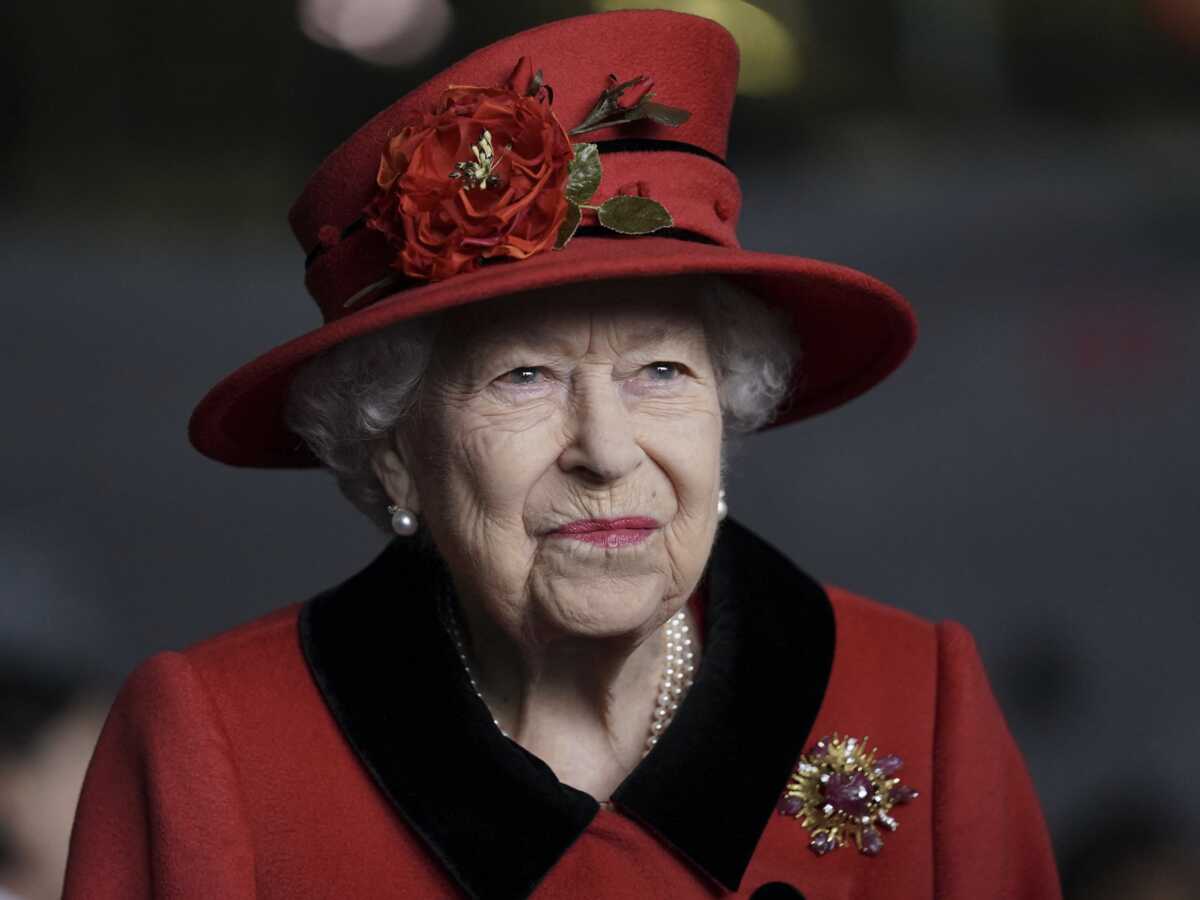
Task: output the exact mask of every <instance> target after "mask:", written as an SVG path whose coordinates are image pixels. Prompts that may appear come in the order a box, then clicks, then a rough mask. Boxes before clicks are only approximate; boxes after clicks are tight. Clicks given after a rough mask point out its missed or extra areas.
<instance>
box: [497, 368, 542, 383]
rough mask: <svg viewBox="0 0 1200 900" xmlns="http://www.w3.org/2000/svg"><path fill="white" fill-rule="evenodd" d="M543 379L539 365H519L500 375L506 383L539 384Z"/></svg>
mask: <svg viewBox="0 0 1200 900" xmlns="http://www.w3.org/2000/svg"><path fill="white" fill-rule="evenodd" d="M541 380H542V370H541V369H539V368H538V367H537V366H518V367H517V368H515V369H511V370H509V371H508V372H505V373H504V374H503V375H501V376H500V381H501V382H502V383H504V384H537V383H538V382H539V381H541Z"/></svg>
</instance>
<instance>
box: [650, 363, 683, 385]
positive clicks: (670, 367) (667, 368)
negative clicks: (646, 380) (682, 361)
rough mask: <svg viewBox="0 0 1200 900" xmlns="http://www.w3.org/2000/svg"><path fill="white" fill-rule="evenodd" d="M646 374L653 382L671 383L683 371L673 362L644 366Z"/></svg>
mask: <svg viewBox="0 0 1200 900" xmlns="http://www.w3.org/2000/svg"><path fill="white" fill-rule="evenodd" d="M645 371H646V374H647V375H649V376H650V378H651V380H653V381H671V380H672V379H674V378H678V377H679V376H680V375H681V374H682V372H683V369H682V367H681V366H680V365H679V364H678V363H673V362H654V363H650V365H648V366H646V369H645Z"/></svg>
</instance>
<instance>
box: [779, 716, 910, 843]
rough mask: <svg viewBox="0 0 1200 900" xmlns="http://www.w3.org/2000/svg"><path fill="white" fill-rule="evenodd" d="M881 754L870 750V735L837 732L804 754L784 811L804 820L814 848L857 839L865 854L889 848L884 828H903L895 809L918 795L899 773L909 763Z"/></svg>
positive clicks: (785, 798)
mask: <svg viewBox="0 0 1200 900" xmlns="http://www.w3.org/2000/svg"><path fill="white" fill-rule="evenodd" d="M878 752H879V750H878V748H872V749H870V750H868V749H867V738H865V737H864V738H862V739H861V740H859V739H858V738H853V737H841V736H839V735H837V734H833V735H830V736H828V737H823V738H821V740H819V741H817V742H816V743H815V744H814V745H813V746H812V747H811V748H810V749H809V751H808V752H807V753H805V754H804V755H803V756H801V757H800V761H799V763H797V765H796V770H795V771H794V772H793V773H792V777H791V778H790V779H789V780H788V786H787V790H786V792H785V793H784V795H783V798H782V799H781V800H780V801H779V812H780V813H781V814H782V815H785V816H791V817H793V818H795V819H800V820H801V824H802V825H804V827H805V828H807V829H808V833H809V834H810V835H811V839H810V840H809V842H808V847H809V849H810V850H812V851H813V853H815V854H817V856H824V855H825V854H826V853H828V852H829V851H830V850H836V849H837V848H838V847H841V846H844V845H846V844H849V843H851V842H853V843H854V845H855V846H856V847H858V852H859V853H862V854H864V855H866V856H875V855H877V854H878V853H879V851H880V850H882V849H883V835H882V834H881V833H880V829H881V828H886V829H887V830H888V831H895V830H896V829H897V828H899V827H900V823H899V822H897V821H896V820H895V819H894V818H892V814H891V813H892V808H893V807H895V806H900V805H902V804H905V803H908V802H909V801H911V800H915V799H916V798H917V796H918V794H917V792H916V791H915V790H913V789H912V788H911V787H909V786H908V785H906V784H901V782H900V779H899V778H897V777H896V773H897V772H898V771H900V769H901V767H902V766H903V765H904V761H903V760H902V759H901V758H900V757H899V756H896V755H894V754H888V755H886V756H877V755H876V754H877V753H878Z"/></svg>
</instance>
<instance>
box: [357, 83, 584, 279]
mask: <svg viewBox="0 0 1200 900" xmlns="http://www.w3.org/2000/svg"><path fill="white" fill-rule="evenodd" d="M526 68H528V66H526ZM520 80H524V81H528V74H527V73H525V72H524V71H523V70H522V69H521V65H520V64H518V69H517V70H516V71H514V73H513V77H512V78H510V81H509V85H510V86H509V87H501V88H483V87H452V88H449V89H448V90H447V91H446V92H445V93H444V94H443V95H442V97H441V99H440V100H439V101H438V103H437V105H436V107H435V108H434V109H433V111H432V112H427V113H421V112H418V113H415V114H413V115H412V116H410V118H409V119H408V120H407V121H406V122H405V123H404V124H403V126H402V127H401V128H400V130H399V131H398V132H397V133H396V134H395V135H394V136H393V137H392V138H391V139H390V140H389V141H388V144H387V147H386V148H385V150H384V152H383V156H382V158H381V160H380V163H379V173H378V175H377V178H376V182H377V184H378V188H379V190H378V193H377V194H376V195H375V197H374V198H373V199H372V200H371V202H370V203H369V204H368V205H367V207H366V209H365V210H364V214H365V219H366V223H367V226H368V227H370V228H373V229H376V230H377V231H381V232H383V234H385V235H386V236H387V238H388V240H389V242H390V243H391V244H392V245H393V246H395V247H396V248H397V249H398V250H399V254H398V255H397V256H396V258H395V259H394V260H393V261H392V263H391V267H392V268H393V269H397V270H399V271H402V272H403V273H404V274H405V275H408V276H409V277H412V278H420V279H428V280H431V281H436V280H439V279H442V278H449V277H450V276H452V275H457V274H460V273H462V272H470V271H473V270H475V269H477V268H478V267H479V265H480V263H481V262H482V261H483V260H484V259H488V258H492V257H502V256H508V257H512V258H514V259H524V258H526V257H528V256H532V255H533V254H535V253H539V252H541V251H543V250H547V249H549V248H551V247H553V245H554V241H555V238H556V237H557V234H558V229H559V226H560V225H561V224H562V221H563V219H564V217H565V216H566V213H567V198H566V196H565V195H564V193H563V189H564V187H565V186H566V182H567V175H568V169H569V166H570V163H571V158H572V149H571V141H570V138H568V136H567V133H566V131H565V130H564V129H563V127H562V125H560V124H559V122H558V120H557V119H556V118H555V117H554V114H553V113H552V112H551V111H550V105H549V100H548V97H547V96H546V93H545V91H535V93H534V94H533V95H532V96H531V95H529V94H528V93H526V92H525V90H524V86H523V88H522V90H520V91H519V90H515V89H513V88H515V87H516V83H517V82H518V81H520Z"/></svg>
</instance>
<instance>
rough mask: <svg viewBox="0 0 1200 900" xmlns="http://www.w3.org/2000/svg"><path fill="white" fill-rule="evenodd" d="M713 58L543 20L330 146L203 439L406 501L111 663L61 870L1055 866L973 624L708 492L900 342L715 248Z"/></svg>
mask: <svg viewBox="0 0 1200 900" xmlns="http://www.w3.org/2000/svg"><path fill="white" fill-rule="evenodd" d="M534 63H536V64H537V65H538V68H535V67H534ZM610 72H619V73H621V74H620V75H619V76H617V75H610V74H609V73H610ZM735 80H736V48H735V47H734V44H733V42H732V39H731V38H730V37H729V35H728V33H726V32H725V31H724V30H722V29H721V28H719V27H718V26H716V25H715V24H713V23H712V22H710V21H708V20H705V19H700V18H694V17H691V16H684V15H679V14H674V13H667V12H628V13H611V14H603V15H598V16H588V17H583V18H580V19H572V20H567V21H564V22H559V23H554V24H552V25H548V26H545V27H542V28H539V29H535V30H534V31H531V32H527V33H524V34H521V35H517V36H515V37H513V38H510V39H507V40H505V41H501V42H499V43H497V44H495V45H493V46H491V47H488V48H486V49H484V50H482V51H480V52H478V53H476V54H474V55H472V56H471V57H469V58H468V59H466V60H464V61H463V62H461V63H459V64H458V65H456V66H454V67H453V68H452V69H450V70H449V71H447V72H445V73H442V74H441V75H439V76H438V77H436V78H434V79H433V80H432V81H430V82H428V83H427V84H425V85H423V86H421V87H419V88H418V89H416V90H415V91H413V92H412V93H411V94H409V95H407V96H406V97H404V98H403V99H401V100H400V101H398V102H397V103H396V104H394V105H393V106H392V107H389V108H388V109H387V110H384V111H383V112H382V113H380V114H379V116H377V117H376V118H375V119H373V120H372V121H371V122H369V123H367V125H365V126H364V127H363V128H362V129H360V130H359V131H358V132H357V133H356V134H355V135H353V136H352V137H351V138H350V139H349V140H348V141H347V142H346V143H345V144H344V145H343V146H342V147H341V148H339V149H338V150H337V151H335V152H334V154H333V155H331V156H330V157H329V159H328V160H326V162H325V163H324V164H323V165H322V166H321V168H320V169H319V170H318V171H317V173H316V174H315V175H314V176H313V178H312V180H311V181H310V183H309V185H308V187H307V188H306V190H305V192H304V194H303V195H302V196H301V198H300V200H299V201H298V202H297V204H296V206H295V207H294V208H293V210H292V224H293V227H294V229H295V231H296V234H297V236H298V237H299V239H300V241H301V244H302V245H303V247H304V249H305V251H306V253H307V266H308V271H307V279H306V281H307V285H308V288H309V290H310V292H311V293H312V294H313V296H314V297H315V298H316V300H317V302H318V304H319V305H320V307H321V309H322V312H323V313H324V315H325V318H326V324H325V325H324V326H322V327H321V328H319V329H317V330H316V331H314V332H311V333H310V334H308V335H305V336H303V337H301V338H298V339H296V340H294V341H292V342H290V343H288V344H285V345H284V346H282V347H279V348H276V349H275V350H272V351H270V352H269V353H267V354H266V355H264V356H263V357H261V358H259V359H258V360H256V361H255V362H253V363H250V364H249V365H247V366H245V367H243V368H242V369H240V370H239V371H238V372H236V373H234V374H233V375H232V376H230V377H229V378H227V379H226V380H225V381H224V382H222V383H221V384H220V385H218V386H217V387H216V388H215V389H214V390H213V391H212V392H211V393H210V394H209V395H208V397H206V398H205V400H204V402H203V403H201V405H200V407H199V408H198V409H197V411H196V413H195V415H194V417H193V420H192V439H193V441H194V442H195V443H196V445H197V447H198V448H199V449H200V450H201V451H203V452H204V453H206V454H207V455H209V456H211V457H213V458H216V459H219V460H222V461H224V462H227V463H231V464H235V465H245V466H298V465H313V464H315V463H317V462H319V463H321V464H323V465H324V466H326V467H327V468H328V469H330V470H331V471H332V472H333V474H334V475H335V476H336V478H337V479H338V482H339V484H340V486H341V487H342V489H343V491H344V492H345V493H346V495H347V496H348V497H349V498H350V499H351V500H352V501H353V502H354V503H355V505H357V506H358V507H359V508H360V509H361V510H362V511H363V512H364V513H366V514H367V515H368V516H370V517H371V518H372V519H374V520H375V521H376V522H378V523H379V524H380V525H382V526H383V527H385V528H389V529H391V530H393V531H394V532H395V533H396V535H395V537H394V538H393V540H392V542H391V543H390V544H389V546H388V547H387V549H386V550H384V552H383V553H382V554H381V555H380V556H379V557H378V558H377V559H376V560H375V561H374V562H373V563H371V564H370V565H369V566H368V567H367V568H366V569H364V570H363V571H361V572H359V573H358V574H356V575H354V576H353V577H351V578H349V579H348V580H347V581H345V582H344V583H342V584H340V585H338V586H337V587H334V588H332V589H330V590H327V591H325V592H323V593H321V594H319V595H317V596H316V597H314V598H313V599H311V600H309V601H308V602H305V603H302V604H297V605H294V606H291V607H287V608H285V609H282V610H279V611H278V612H276V613H274V614H272V615H269V616H267V617H265V618H263V619H260V620H258V621H255V622H252V623H249V624H247V625H245V626H242V627H240V628H237V629H235V630H233V631H232V632H229V633H226V634H223V635H219V636H217V637H215V638H212V639H209V640H207V641H204V642H202V643H200V644H197V645H195V646H193V647H191V648H189V649H187V650H185V651H183V652H180V653H162V654H159V655H157V656H154V657H153V658H151V659H150V660H148V661H147V662H146V663H145V664H143V665H142V666H141V667H140V668H139V669H138V670H137V671H136V672H135V673H134V674H133V675H132V676H131V677H130V679H129V681H128V682H127V684H126V686H125V688H124V689H123V691H122V693H121V695H120V697H119V698H118V700H117V702H116V704H115V705H114V708H113V711H112V713H111V715H110V717H109V720H108V723H107V725H106V727H105V731H104V735H103V737H102V739H101V741H100V743H99V746H98V747H97V750H96V753H95V757H94V759H93V762H92V766H91V769H90V771H89V775H88V779H87V783H86V785H85V788H84V791H83V796H82V799H81V802H80V807H79V812H78V818H77V822H76V827H75V831H74V834H73V840H72V856H71V862H70V865H69V868H68V881H67V896H68V897H70V898H85V897H86V898H117V897H120V898H129V897H149V896H164V897H188V898H190V897H196V898H201V897H203V898H215V897H220V898H249V897H263V898H306V897H355V898H357V897H418V898H427V897H455V896H469V897H477V898H519V897H528V896H536V897H539V898H574V897H600V898H603V897H612V898H618V897H620V898H633V897H672V898H677V897H695V898H711V897H719V896H741V897H747V896H749V897H758V898H760V900H761V898H771V897H802V896H807V897H810V898H849V897H855V898H869V897H879V898H883V897H886V898H910V897H911V898H917V897H934V896H936V897H944V898H971V900H979V898H1002V897H1004V898H1008V897H1027V898H1028V897H1034V898H1040V897H1055V896H1057V895H1058V889H1057V878H1056V875H1055V871H1054V864H1053V861H1052V859H1051V856H1050V853H1049V851H1048V842H1047V839H1046V834H1045V828H1044V825H1043V823H1042V820H1041V816H1040V813H1039V810H1038V805H1037V801H1036V799H1035V797H1034V795H1033V792H1032V790H1031V787H1030V783H1029V779H1028V777H1027V775H1026V773H1025V770H1024V767H1023V764H1022V762H1021V759H1020V757H1019V754H1018V753H1017V751H1016V749H1015V747H1014V745H1013V742H1012V739H1011V738H1010V736H1009V734H1008V732H1007V730H1006V728H1005V726H1004V722H1003V720H1002V718H1001V715H1000V713H999V711H998V710H997V708H996V705H995V702H994V700H993V699H992V696H991V693H990V691H989V689H988V686H987V681H986V677H985V675H984V673H983V670H982V667H981V665H980V662H979V659H978V656H977V654H976V652H975V650H974V647H973V644H972V642H971V639H970V637H969V636H968V635H967V634H966V632H965V631H964V630H963V629H962V628H961V627H960V626H957V625H955V624H953V623H943V624H939V625H933V624H929V623H925V622H922V621H920V620H918V619H916V618H915V617H912V616H910V615H907V614H905V613H902V612H899V611H896V610H892V609H889V608H887V607H884V606H880V605H878V604H876V603H873V602H871V601H868V600H865V599H862V598H858V597H855V596H853V595H851V594H849V593H847V592H845V591H841V590H837V589H834V588H826V587H823V586H822V585H820V584H819V583H817V582H816V581H814V580H813V579H811V578H810V577H808V576H807V575H805V574H804V573H803V572H801V571H800V570H799V569H798V568H796V566H795V565H793V564H792V563H791V562H790V561H789V560H787V559H786V558H784V557H783V556H781V555H780V554H779V553H778V552H777V551H775V550H774V549H772V548H771V547H770V546H768V545H767V544H766V543H764V542H763V541H762V540H760V539H758V538H757V537H755V536H754V535H753V534H751V533H750V532H748V531H747V530H745V529H744V528H742V527H740V526H738V525H736V524H735V523H734V522H732V521H729V520H726V521H724V522H722V519H724V517H725V499H724V491H723V489H722V476H723V471H724V460H725V453H726V442H727V440H728V439H729V437H730V436H731V435H734V434H738V433H744V432H749V431H754V430H756V429H759V428H762V427H764V426H765V425H767V424H769V423H775V424H778V423H782V422H785V421H790V420H794V419H797V418H800V417H803V416H806V415H811V414H813V413H816V412H819V411H822V410H825V409H829V408H831V407H833V406H836V405H838V404H839V403H842V402H844V401H845V400H847V399H849V398H851V397H853V396H855V395H857V394H860V393H862V392H863V391H865V390H866V389H867V388H869V387H870V386H872V385H873V384H875V383H877V382H878V381H879V380H880V379H881V378H883V377H884V376H885V375H886V374H887V373H888V372H890V371H891V370H892V369H894V368H895V367H896V366H897V365H898V364H899V363H900V361H901V360H902V358H903V357H904V356H905V354H906V353H907V352H908V349H909V347H910V346H911V344H912V341H913V337H914V326H913V321H912V317H911V313H910V310H909V308H908V307H907V305H906V304H905V303H904V301H903V300H902V299H901V298H900V297H899V296H898V295H896V294H895V292H893V291H891V290H890V289H889V288H887V287H886V286H884V285H882V284H880V283H879V282H877V281H874V280H873V279H870V278H868V277H867V276H864V275H861V274H859V273H856V272H852V271H850V270H847V269H843V268H840V267H838V266H833V265H829V264H824V263H818V262H814V261H812V260H804V259H795V258H791V257H784V256H772V255H767V254H760V253H752V252H749V251H745V250H742V249H740V248H739V247H738V245H737V241H736V237H735V234H734V223H735V221H736V217H737V211H738V203H739V194H738V190H737V182H736V179H735V178H734V176H733V174H732V173H731V172H730V171H729V170H728V168H727V167H726V166H725V164H724V162H723V161H722V156H723V154H724V151H725V143H726V137H727V134H726V132H727V127H728V121H729V111H730V107H731V104H732V99H733V86H734V83H735ZM660 98H661V100H660ZM667 101H669V104H668V102H667ZM568 129H569V130H568ZM585 134H586V135H587V136H588V138H587V139H586V140H577V138H580V137H581V136H583V135H585ZM868 735H869V736H870V737H869V738H868Z"/></svg>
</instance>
